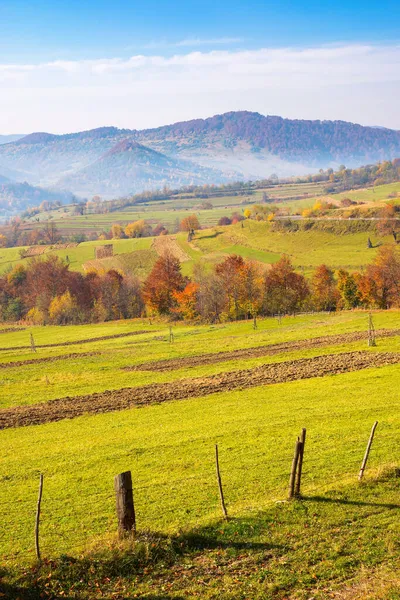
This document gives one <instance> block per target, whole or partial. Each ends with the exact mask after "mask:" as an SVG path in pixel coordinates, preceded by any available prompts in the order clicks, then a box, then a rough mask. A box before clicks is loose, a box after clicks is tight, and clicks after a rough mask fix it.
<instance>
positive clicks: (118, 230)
mask: <svg viewBox="0 0 400 600" xmlns="http://www.w3.org/2000/svg"><path fill="white" fill-rule="evenodd" d="M111 235H112V237H113V239H115V240H120V239H122V238H123V237H124V236H125V233H124V229H123V227H122V225H120V224H119V223H113V225H111Z"/></svg>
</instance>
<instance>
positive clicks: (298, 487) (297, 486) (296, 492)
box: [294, 428, 307, 496]
mask: <svg viewBox="0 0 400 600" xmlns="http://www.w3.org/2000/svg"><path fill="white" fill-rule="evenodd" d="M306 433H307V430H306V429H304V428H303V429H302V430H301V436H300V449H299V463H298V465H297V474H296V483H295V490H294V495H295V496H300V491H301V474H302V471H303V458H304V446H305V445H306Z"/></svg>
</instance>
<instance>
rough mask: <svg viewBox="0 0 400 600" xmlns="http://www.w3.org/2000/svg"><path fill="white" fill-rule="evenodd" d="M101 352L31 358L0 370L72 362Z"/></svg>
mask: <svg viewBox="0 0 400 600" xmlns="http://www.w3.org/2000/svg"><path fill="white" fill-rule="evenodd" d="M99 354H100V352H80V353H79V352H75V353H73V354H61V355H60V356H46V357H43V358H29V359H27V360H17V361H14V362H9V363H0V369H12V368H13V367H24V366H25V365H37V364H38V363H48V362H56V361H59V360H71V359H74V358H83V357H86V356H98V355H99Z"/></svg>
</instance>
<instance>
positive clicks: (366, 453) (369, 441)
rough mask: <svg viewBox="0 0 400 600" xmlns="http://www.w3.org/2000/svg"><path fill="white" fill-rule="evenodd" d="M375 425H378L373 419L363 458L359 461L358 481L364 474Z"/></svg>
mask: <svg viewBox="0 0 400 600" xmlns="http://www.w3.org/2000/svg"><path fill="white" fill-rule="evenodd" d="M377 425H378V421H375V423H374V424H373V426H372V429H371V434H370V436H369V440H368V444H367V448H366V450H365V454H364V458H363V461H362V463H361V469H360V472H359V474H358V481H361V479H362V478H363V476H364V471H365V467H366V466H367V460H368V456H369V451H370V450H371V446H372V441H373V439H374V435H375V429H376V426H377Z"/></svg>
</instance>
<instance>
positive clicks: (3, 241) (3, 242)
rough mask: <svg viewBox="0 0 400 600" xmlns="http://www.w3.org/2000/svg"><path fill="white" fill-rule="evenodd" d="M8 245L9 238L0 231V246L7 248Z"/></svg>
mask: <svg viewBox="0 0 400 600" xmlns="http://www.w3.org/2000/svg"><path fill="white" fill-rule="evenodd" d="M6 246H7V238H6V236H5V235H3V234H2V233H0V248H6Z"/></svg>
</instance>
